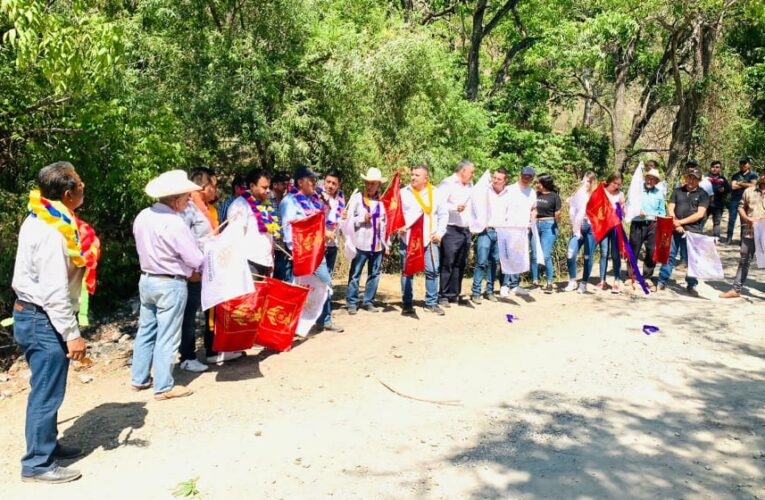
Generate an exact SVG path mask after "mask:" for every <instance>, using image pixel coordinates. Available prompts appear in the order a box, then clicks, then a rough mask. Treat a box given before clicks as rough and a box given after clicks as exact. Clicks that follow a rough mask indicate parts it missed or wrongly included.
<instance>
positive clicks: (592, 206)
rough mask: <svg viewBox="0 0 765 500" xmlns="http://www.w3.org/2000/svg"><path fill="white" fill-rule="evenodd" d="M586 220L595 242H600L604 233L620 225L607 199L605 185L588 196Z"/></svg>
mask: <svg viewBox="0 0 765 500" xmlns="http://www.w3.org/2000/svg"><path fill="white" fill-rule="evenodd" d="M587 218H588V219H590V225H591V226H592V235H593V236H594V237H595V241H596V242H599V241H600V240H602V239H603V237H604V236H605V235H606V233H608V232H609V231H610V230H611V229H613V228H614V227H615V226H617V225H618V224H620V223H621V221H620V220H619V216H618V215H616V209H615V208H614V206H613V205H612V204H611V200H609V199H608V195H607V194H606V188H605V183H601V184H600V186H598V187H597V189H595V191H594V192H593V193H592V195H591V196H590V200H589V201H588V202H587Z"/></svg>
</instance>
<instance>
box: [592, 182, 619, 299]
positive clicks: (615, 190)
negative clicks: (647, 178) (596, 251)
mask: <svg viewBox="0 0 765 500" xmlns="http://www.w3.org/2000/svg"><path fill="white" fill-rule="evenodd" d="M604 184H605V188H606V195H607V196H608V199H609V201H610V202H611V204H612V205H613V206H616V204H617V203H620V204H621V206H622V207H623V206H624V194H623V193H622V192H621V191H620V189H621V187H622V174H620V173H619V172H613V173H612V174H610V175H609V176H608V177H606V182H605V183H604ZM616 230H617V228H613V229H611V230H610V231H609V232H608V233H606V235H605V236H604V237H603V239H602V240H600V241H599V242H598V244H599V245H600V282H599V283H598V284H597V285H595V287H596V288H598V289H600V290H605V289H606V287H607V286H608V285H607V283H606V272H607V271H608V257H609V254H610V255H611V264H612V267H613V271H614V284H613V285H611V291H612V292H613V293H619V292H621V290H622V280H621V271H622V258H621V256H620V255H619V238H618V236H617V233H616Z"/></svg>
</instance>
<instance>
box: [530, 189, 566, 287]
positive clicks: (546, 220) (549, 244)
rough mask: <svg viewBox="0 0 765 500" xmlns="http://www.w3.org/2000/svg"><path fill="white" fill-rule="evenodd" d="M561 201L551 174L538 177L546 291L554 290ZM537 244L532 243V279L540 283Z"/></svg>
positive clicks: (538, 201)
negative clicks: (554, 250) (553, 256)
mask: <svg viewBox="0 0 765 500" xmlns="http://www.w3.org/2000/svg"><path fill="white" fill-rule="evenodd" d="M560 209H561V201H560V196H559V195H558V187H557V186H556V185H555V180H554V179H553V176H552V175H550V174H540V175H539V177H537V220H536V224H537V229H538V230H539V240H540V243H541V244H542V253H543V255H544V259H545V276H546V278H547V284H546V285H545V293H552V291H553V260H552V253H553V248H554V247H555V241H556V240H557V239H558V219H559V218H560ZM535 247H536V245H531V262H532V264H531V280H532V281H533V282H534V284H535V285H538V284H539V266H538V265H537V264H536V250H535Z"/></svg>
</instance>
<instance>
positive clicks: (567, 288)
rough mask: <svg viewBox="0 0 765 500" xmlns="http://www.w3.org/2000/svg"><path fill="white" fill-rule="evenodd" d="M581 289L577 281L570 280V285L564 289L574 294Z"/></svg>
mask: <svg viewBox="0 0 765 500" xmlns="http://www.w3.org/2000/svg"><path fill="white" fill-rule="evenodd" d="M577 288H579V285H578V284H577V283H576V280H569V282H568V285H566V288H564V289H563V291H564V292H573V291H574V290H576V289H577Z"/></svg>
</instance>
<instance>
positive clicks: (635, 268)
mask: <svg viewBox="0 0 765 500" xmlns="http://www.w3.org/2000/svg"><path fill="white" fill-rule="evenodd" d="M616 215H617V216H618V217H619V225H618V227H617V228H616V233H617V234H618V237H619V239H621V240H622V245H624V249H625V250H626V251H627V258H628V259H629V261H630V266H632V272H633V273H635V278H636V279H637V282H638V283H640V288H642V289H643V293H645V294H646V295H649V294H650V293H651V292H649V291H648V285H646V284H645V280H644V279H643V275H642V274H640V270H639V269H638V262H637V257H635V254H634V253H632V247H631V246H630V242H629V241H628V240H627V234H626V233H625V232H624V226H623V225H622V223H621V221H622V218H623V217H624V212H623V211H622V204H621V203H619V202H617V203H616Z"/></svg>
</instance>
